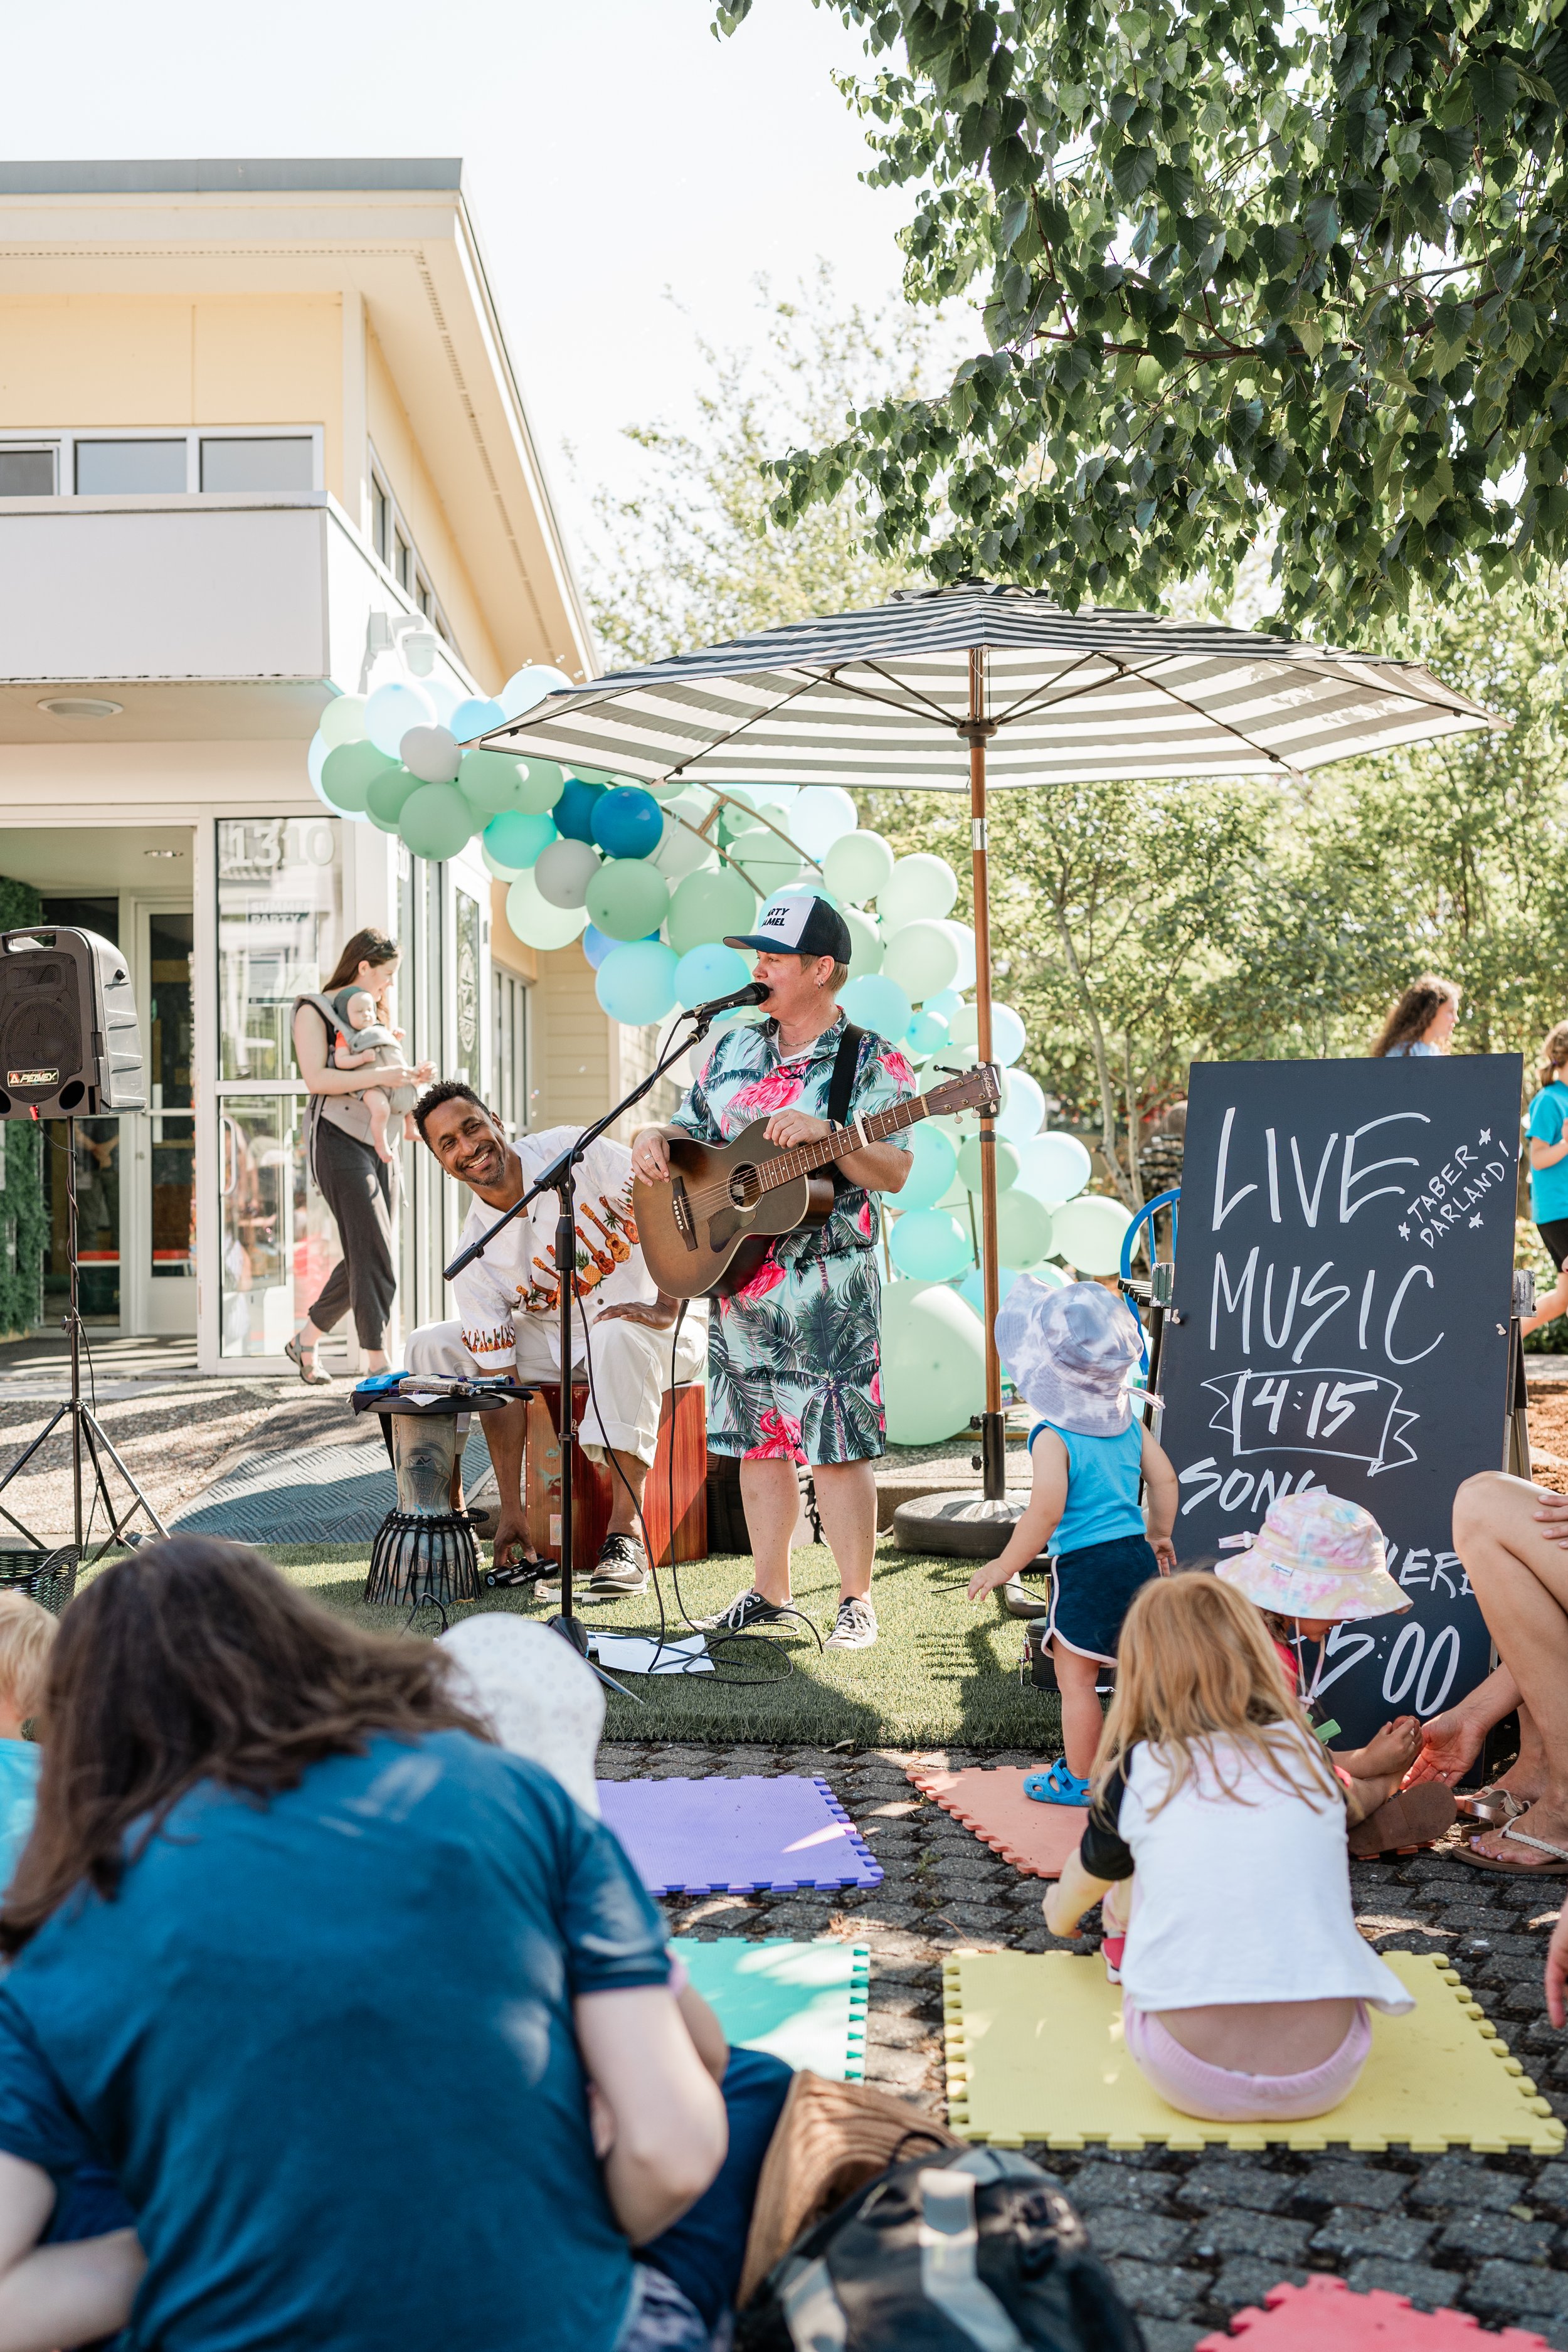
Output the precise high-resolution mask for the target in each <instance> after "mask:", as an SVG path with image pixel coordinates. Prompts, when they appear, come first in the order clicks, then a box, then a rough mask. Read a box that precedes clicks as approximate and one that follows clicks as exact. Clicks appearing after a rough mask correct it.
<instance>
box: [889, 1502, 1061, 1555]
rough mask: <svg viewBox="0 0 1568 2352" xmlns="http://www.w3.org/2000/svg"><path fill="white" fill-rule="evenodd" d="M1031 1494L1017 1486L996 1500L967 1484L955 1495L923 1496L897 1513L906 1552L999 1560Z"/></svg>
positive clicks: (897, 1538)
mask: <svg viewBox="0 0 1568 2352" xmlns="http://www.w3.org/2000/svg"><path fill="white" fill-rule="evenodd" d="M1028 1499H1029V1497H1028V1496H1027V1495H1026V1494H1025V1493H1021V1492H1017V1491H1015V1492H1014V1493H1012V1494H1009V1495H1004V1496H1002V1498H1001V1499H1000V1501H998V1502H992V1501H990V1500H988V1499H987V1497H986V1496H984V1495H977V1494H976V1493H975V1491H974V1489H973V1486H966V1487H964V1488H963V1489H962V1490H961V1491H960V1492H959V1493H957V1494H953V1495H922V1496H921V1498H920V1500H919V1501H918V1502H912V1503H900V1505H899V1507H898V1509H897V1510H896V1511H895V1512H894V1513H893V1541H894V1542H895V1543H896V1544H897V1545H898V1547H899V1549H900V1551H922V1552H936V1553H939V1554H942V1555H943V1556H946V1557H951V1558H952V1559H995V1558H996V1555H997V1553H998V1552H1000V1551H1002V1550H1004V1549H1005V1547H1006V1544H1007V1542H1008V1540H1009V1538H1011V1536H1012V1533H1013V1529H1014V1528H1015V1527H1016V1525H1017V1523H1018V1520H1019V1518H1020V1517H1021V1516H1022V1514H1023V1510H1024V1506H1025V1505H1026V1503H1027V1501H1028Z"/></svg>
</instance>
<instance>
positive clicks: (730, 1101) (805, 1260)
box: [673, 1013, 915, 1266]
mask: <svg viewBox="0 0 1568 2352" xmlns="http://www.w3.org/2000/svg"><path fill="white" fill-rule="evenodd" d="M843 1034H844V1015H843V1013H840V1014H839V1015H838V1018H837V1021H835V1022H834V1023H833V1024H831V1026H830V1027H828V1028H826V1029H824V1030H823V1032H822V1034H820V1036H816V1037H814V1038H813V1039H812V1040H811V1043H810V1044H809V1045H803V1046H801V1047H800V1048H799V1049H798V1051H796V1052H794V1053H791V1054H789V1055H783V1054H781V1053H780V1051H779V1044H778V1027H777V1024H776V1023H774V1022H772V1021H764V1022H762V1023H761V1024H757V1025H755V1026H752V1025H751V1024H745V1023H740V1022H737V1024H735V1026H734V1027H733V1028H731V1029H726V1030H725V1031H724V1032H723V1034H722V1035H721V1037H720V1039H719V1042H718V1044H717V1045H715V1046H714V1048H713V1051H712V1053H711V1054H710V1056H709V1058H708V1061H707V1062H706V1064H705V1065H704V1066H703V1068H702V1070H701V1072H700V1076H698V1078H697V1080H696V1082H695V1084H694V1085H693V1086H692V1087H690V1088H689V1090H688V1093H687V1095H686V1097H685V1099H684V1101H683V1102H682V1103H681V1106H680V1108H679V1110H678V1111H677V1112H676V1114H675V1118H674V1122H673V1124H674V1125H675V1126H677V1127H683V1128H684V1129H686V1131H687V1133H688V1135H690V1136H694V1137H695V1138H696V1139H697V1141H698V1142H699V1143H728V1142H729V1141H730V1140H731V1138H732V1137H734V1136H737V1135H739V1134H740V1132H741V1130H742V1128H745V1127H750V1126H751V1124H752V1120H753V1119H758V1118H768V1117H769V1116H770V1114H771V1113H772V1112H773V1111H775V1110H803V1111H805V1113H806V1114H807V1116H808V1117H809V1118H822V1119H825V1118H826V1117H827V1096H828V1090H829V1088H830V1087H831V1086H832V1083H833V1064H834V1060H835V1058H836V1056H837V1052H838V1041H839V1039H840V1038H841V1037H842V1036H843ZM914 1091H915V1074H914V1072H913V1070H911V1069H910V1066H909V1063H908V1062H907V1061H906V1060H905V1059H904V1056H903V1055H902V1054H900V1052H899V1051H898V1050H897V1048H896V1047H894V1046H892V1045H889V1044H888V1042H887V1040H886V1039H885V1038H882V1037H877V1036H874V1035H872V1034H870V1033H869V1032H868V1033H867V1034H866V1035H865V1036H863V1037H862V1038H861V1040H860V1051H859V1055H858V1060H857V1062H856V1066H855V1084H854V1087H852V1089H851V1091H850V1096H849V1116H850V1117H851V1118H857V1117H862V1116H864V1117H869V1116H870V1114H871V1113H872V1112H873V1111H879V1110H890V1109H891V1108H892V1107H893V1105H894V1104H895V1103H900V1102H907V1101H908V1099H909V1097H910V1096H911V1095H912V1094H913V1093H914ZM887 1140H888V1141H889V1143H890V1144H892V1145H893V1147H894V1149H895V1150H899V1151H908V1150H910V1138H909V1131H908V1130H907V1129H906V1130H905V1132H904V1133H903V1134H901V1135H890V1136H889V1137H888V1139H887ZM880 1230H881V1223H880V1219H879V1214H878V1210H877V1202H876V1198H875V1196H874V1195H873V1194H872V1193H869V1192H862V1191H860V1190H859V1189H858V1187H855V1188H851V1189H849V1190H847V1191H846V1192H840V1193H839V1194H838V1196H837V1199H836V1200H835V1202H834V1203H833V1208H832V1211H831V1213H830V1214H829V1215H828V1217H827V1220H826V1223H824V1224H821V1225H805V1226H802V1227H800V1228H799V1229H797V1231H795V1233H793V1234H784V1235H782V1236H781V1238H780V1239H779V1240H778V1241H776V1242H775V1243H774V1244H773V1250H772V1252H771V1255H772V1256H773V1257H774V1258H776V1259H778V1260H779V1262H780V1263H781V1264H783V1265H794V1266H801V1265H809V1264H810V1263H811V1262H812V1260H813V1259H816V1258H822V1257H835V1256H837V1255H839V1253H840V1252H841V1251H845V1250H868V1249H872V1248H874V1247H875V1246H876V1242H877V1236H878V1234H879V1232H880Z"/></svg>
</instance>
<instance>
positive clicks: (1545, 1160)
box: [1520, 1021, 1568, 1331]
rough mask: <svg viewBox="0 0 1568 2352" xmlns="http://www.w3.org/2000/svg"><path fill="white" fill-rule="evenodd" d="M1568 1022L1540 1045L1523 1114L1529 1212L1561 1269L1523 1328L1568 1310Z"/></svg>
mask: <svg viewBox="0 0 1568 2352" xmlns="http://www.w3.org/2000/svg"><path fill="white" fill-rule="evenodd" d="M1565 1068H1568V1021H1560V1022H1559V1023H1558V1024H1557V1026H1556V1028H1555V1029H1553V1030H1552V1032H1551V1034H1549V1035H1548V1037H1547V1040H1546V1043H1545V1045H1542V1049H1541V1068H1540V1072H1539V1076H1540V1081H1541V1085H1540V1091H1539V1092H1538V1093H1537V1094H1534V1095H1532V1096H1531V1101H1530V1108H1529V1109H1528V1110H1527V1111H1526V1113H1525V1115H1524V1131H1525V1134H1526V1135H1527V1136H1528V1138H1529V1139H1530V1213H1531V1216H1532V1217H1533V1218H1534V1219H1535V1230H1536V1232H1537V1233H1538V1234H1540V1235H1541V1243H1542V1248H1543V1249H1544V1250H1545V1252H1546V1255H1547V1256H1548V1257H1549V1258H1550V1259H1551V1260H1552V1265H1554V1266H1555V1267H1556V1269H1557V1281H1556V1285H1555V1286H1554V1287H1553V1288H1552V1289H1551V1290H1549V1291H1548V1292H1547V1294H1546V1296H1545V1297H1544V1298H1542V1299H1539V1300H1538V1301H1537V1302H1536V1308H1535V1312H1534V1314H1533V1315H1528V1316H1526V1318H1525V1319H1524V1321H1523V1322H1522V1323H1521V1326H1520V1328H1521V1330H1522V1331H1539V1330H1540V1328H1541V1327H1542V1324H1543V1323H1550V1322H1551V1321H1552V1318H1553V1317H1554V1316H1558V1315H1561V1314H1563V1312H1564V1310H1565V1309H1568V1273H1565V1272H1564V1268H1565V1267H1568V1136H1565V1135H1564V1134H1563V1129H1564V1127H1565V1126H1568V1086H1565V1085H1564V1084H1563V1070H1564V1069H1565Z"/></svg>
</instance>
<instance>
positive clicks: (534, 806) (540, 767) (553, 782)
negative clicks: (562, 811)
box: [517, 760, 566, 831]
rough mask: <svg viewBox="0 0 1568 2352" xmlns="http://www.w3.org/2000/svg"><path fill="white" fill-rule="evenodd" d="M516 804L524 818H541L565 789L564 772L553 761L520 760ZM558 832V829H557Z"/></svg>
mask: <svg viewBox="0 0 1568 2352" xmlns="http://www.w3.org/2000/svg"><path fill="white" fill-rule="evenodd" d="M517 764H518V770H519V773H520V776H521V782H520V783H519V785H518V790H517V804H518V807H519V808H520V809H521V810H522V812H523V814H525V815H526V816H543V815H544V814H545V813H546V812H547V811H548V810H551V809H553V807H554V806H555V803H556V802H557V801H558V800H559V799H560V798H561V795H562V793H563V792H564V791H565V789H566V771H565V769H564V768H563V767H560V766H559V765H558V764H557V763H556V761H553V760H520V761H518V763H517ZM557 830H558V831H559V827H557Z"/></svg>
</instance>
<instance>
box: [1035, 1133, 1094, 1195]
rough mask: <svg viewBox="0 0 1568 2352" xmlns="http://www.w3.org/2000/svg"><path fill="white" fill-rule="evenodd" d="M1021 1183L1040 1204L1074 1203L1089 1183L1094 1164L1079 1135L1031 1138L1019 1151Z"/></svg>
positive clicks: (1036, 1136) (1051, 1135)
mask: <svg viewBox="0 0 1568 2352" xmlns="http://www.w3.org/2000/svg"><path fill="white" fill-rule="evenodd" d="M1018 1157H1019V1159H1020V1160H1022V1161H1023V1163H1024V1164H1023V1167H1022V1169H1021V1170H1020V1171H1019V1176H1018V1181H1019V1183H1020V1184H1022V1186H1023V1187H1024V1189H1025V1191H1026V1192H1033V1193H1034V1194H1035V1196H1036V1198H1037V1200H1041V1201H1046V1202H1051V1203H1053V1204H1054V1203H1057V1202H1062V1201H1070V1200H1072V1199H1073V1198H1074V1197H1075V1196H1076V1195H1077V1194H1078V1193H1079V1192H1082V1190H1083V1188H1084V1186H1085V1185H1086V1184H1087V1183H1088V1181H1089V1176H1090V1173H1091V1172H1092V1170H1093V1166H1094V1163H1093V1161H1092V1160H1090V1158H1089V1153H1088V1151H1087V1150H1085V1148H1084V1146H1083V1145H1082V1144H1081V1143H1080V1142H1079V1139H1078V1138H1077V1136H1076V1135H1062V1134H1059V1133H1057V1134H1047V1135H1031V1136H1030V1138H1029V1139H1028V1141H1027V1142H1026V1143H1023V1144H1021V1145H1020V1146H1019V1148H1018Z"/></svg>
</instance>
